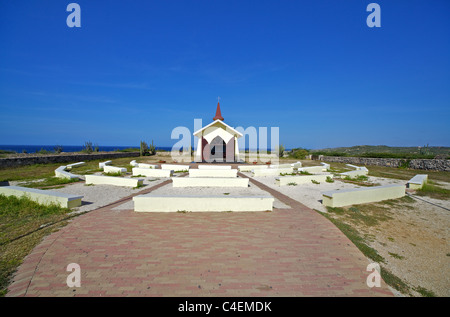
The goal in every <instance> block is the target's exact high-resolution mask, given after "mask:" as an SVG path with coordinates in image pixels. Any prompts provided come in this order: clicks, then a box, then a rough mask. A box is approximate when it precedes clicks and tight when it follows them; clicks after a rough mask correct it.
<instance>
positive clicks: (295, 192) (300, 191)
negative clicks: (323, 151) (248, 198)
mask: <svg viewBox="0 0 450 317" xmlns="http://www.w3.org/2000/svg"><path fill="white" fill-rule="evenodd" d="M243 174H244V175H247V176H249V177H252V176H251V173H243ZM318 174H328V173H318ZM276 177H279V176H264V177H252V178H254V179H255V180H257V181H259V182H261V183H263V184H264V185H267V186H269V187H271V188H273V189H275V190H277V191H279V192H280V193H282V194H284V195H286V196H289V197H291V198H292V199H295V200H297V201H298V202H301V203H302V204H304V205H305V206H307V207H309V208H312V209H316V210H319V211H322V212H326V211H327V209H326V207H325V206H323V205H322V192H326V191H330V190H337V189H351V188H360V187H361V186H358V185H355V184H350V183H344V182H341V181H338V180H335V181H334V183H327V182H321V183H320V184H313V183H310V184H299V185H296V186H278V185H276V183H275V178H276ZM368 182H371V183H376V184H380V185H389V184H406V182H405V181H401V180H396V179H389V178H379V177H372V176H369V179H368Z"/></svg>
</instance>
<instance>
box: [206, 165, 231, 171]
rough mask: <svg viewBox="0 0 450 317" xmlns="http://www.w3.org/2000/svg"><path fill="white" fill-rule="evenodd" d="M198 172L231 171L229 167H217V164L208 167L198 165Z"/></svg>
mask: <svg viewBox="0 0 450 317" xmlns="http://www.w3.org/2000/svg"><path fill="white" fill-rule="evenodd" d="M198 169H199V170H230V169H231V165H219V164H214V165H212V164H210V165H206V164H200V165H199V166H198Z"/></svg>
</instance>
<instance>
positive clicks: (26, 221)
mask: <svg viewBox="0 0 450 317" xmlns="http://www.w3.org/2000/svg"><path fill="white" fill-rule="evenodd" d="M69 212H70V209H68V208H61V207H59V206H57V205H40V204H38V203H36V202H34V201H32V200H30V199H29V198H26V197H21V198H18V197H15V196H10V197H6V196H5V195H0V296H2V295H5V294H6V292H7V287H8V284H9V282H10V279H11V277H12V275H13V274H14V272H15V271H16V269H17V267H18V266H19V265H20V264H21V263H22V261H23V258H24V257H25V256H26V255H28V254H29V253H30V252H31V250H32V249H33V248H34V247H35V246H36V245H37V244H38V243H39V242H40V241H41V240H42V238H43V237H44V236H46V235H47V234H49V233H51V232H52V231H53V230H55V227H54V226H53V227H46V228H44V229H41V230H38V229H40V228H41V227H42V226H43V225H46V224H49V223H53V222H57V221H61V220H63V219H64V218H66V217H67V216H68V213H69ZM61 225H65V222H61V223H60V224H59V226H61ZM18 237H22V238H20V239H17V238H18Z"/></svg>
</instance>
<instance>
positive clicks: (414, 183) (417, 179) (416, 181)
mask: <svg viewBox="0 0 450 317" xmlns="http://www.w3.org/2000/svg"><path fill="white" fill-rule="evenodd" d="M426 183H428V175H427V174H417V175H416V176H414V177H413V178H411V179H410V180H409V181H408V184H407V185H408V188H411V189H421V188H422V187H423V185H424V184H426Z"/></svg>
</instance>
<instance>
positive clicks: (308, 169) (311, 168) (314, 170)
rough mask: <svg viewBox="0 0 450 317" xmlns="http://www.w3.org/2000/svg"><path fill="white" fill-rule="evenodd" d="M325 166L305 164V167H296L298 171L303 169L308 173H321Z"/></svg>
mask: <svg viewBox="0 0 450 317" xmlns="http://www.w3.org/2000/svg"><path fill="white" fill-rule="evenodd" d="M326 170H327V169H326V167H325V166H322V165H320V166H307V167H301V168H299V169H298V171H299V172H300V171H303V172H308V173H321V172H324V171H326Z"/></svg>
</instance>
